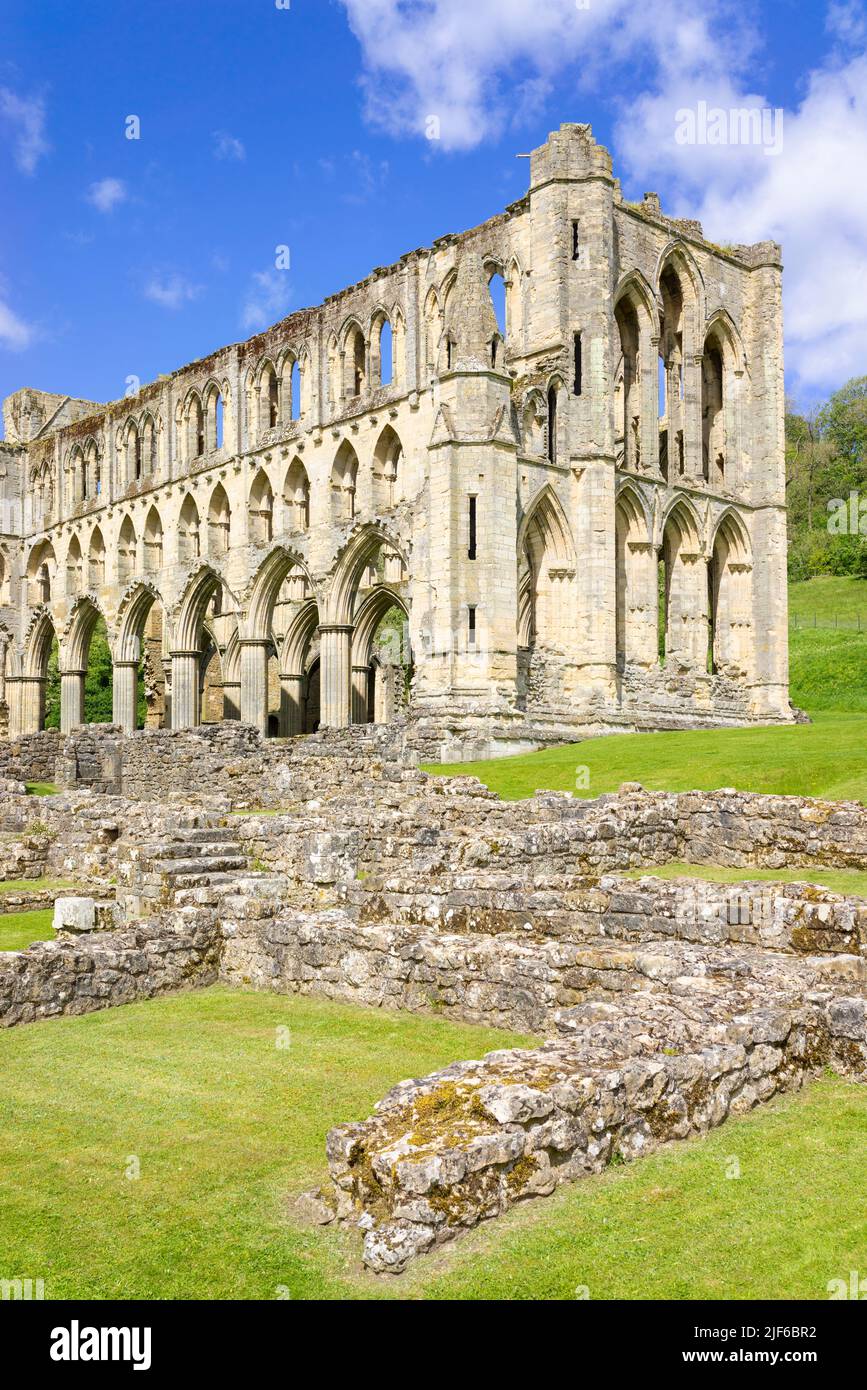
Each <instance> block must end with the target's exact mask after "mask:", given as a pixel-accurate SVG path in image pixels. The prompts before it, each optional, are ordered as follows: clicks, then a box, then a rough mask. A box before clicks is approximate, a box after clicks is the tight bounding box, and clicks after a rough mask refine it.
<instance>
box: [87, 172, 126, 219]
mask: <svg viewBox="0 0 867 1390" xmlns="http://www.w3.org/2000/svg"><path fill="white" fill-rule="evenodd" d="M85 196H86V199H87V201H88V202H89V203H90V205H91V206H92V207H95V208H96V210H97V212H111V211H112V210H113V209H114V208H116V207H117V205H118V203H125V202H126V200H127V197H128V194H127V189H126V184H125V183H124V182H123V179H100V180H99V181H98V182H97V183H92V184H91V185H90V188H89V189H88V190H87V193H86V195H85Z"/></svg>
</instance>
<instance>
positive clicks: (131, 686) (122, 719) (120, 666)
mask: <svg viewBox="0 0 867 1390" xmlns="http://www.w3.org/2000/svg"><path fill="white" fill-rule="evenodd" d="M111 717H112V719H113V720H114V722H115V724H120V726H121V728H122V729H123V730H124V733H128V734H131V733H133V732H134V731H135V729H136V728H137V726H138V662H137V661H116V662H115V663H114V667H113V674H112V707H111Z"/></svg>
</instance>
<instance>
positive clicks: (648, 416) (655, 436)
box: [641, 327, 659, 473]
mask: <svg viewBox="0 0 867 1390" xmlns="http://www.w3.org/2000/svg"><path fill="white" fill-rule="evenodd" d="M641 464H642V467H643V468H644V469H646V470H647V472H649V473H658V472H659V335H658V334H656V335H654V334H653V333H651V332H650V330H649V328H646V327H644V328H642V333H641Z"/></svg>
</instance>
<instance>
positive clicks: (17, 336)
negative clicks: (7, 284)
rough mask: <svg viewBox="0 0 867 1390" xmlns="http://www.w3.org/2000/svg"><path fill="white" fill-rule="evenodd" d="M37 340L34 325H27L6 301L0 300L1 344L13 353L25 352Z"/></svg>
mask: <svg viewBox="0 0 867 1390" xmlns="http://www.w3.org/2000/svg"><path fill="white" fill-rule="evenodd" d="M35 339H36V329H35V328H34V326H33V324H30V323H25V322H24V320H23V319H22V318H19V316H18V315H17V314H16V313H14V312H13V311H12V309H10V308H9V305H8V304H7V303H6V302H5V300H4V299H3V298H0V344H2V345H3V347H5V348H8V349H10V351H12V352H23V351H24V349H25V348H29V347H30V345H31V343H33V342H34V341H35Z"/></svg>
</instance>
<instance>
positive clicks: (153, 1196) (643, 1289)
mask: <svg viewBox="0 0 867 1390" xmlns="http://www.w3.org/2000/svg"><path fill="white" fill-rule="evenodd" d="M280 1029H288V1035H287V1036H288V1038H289V1046H288V1047H286V1048H282V1047H279V1046H277V1045H276V1044H277V1042H278V1039H279V1038H280V1034H279V1032H278V1030H280ZM515 1041H519V1040H517V1039H514V1038H511V1037H509V1036H507V1035H504V1034H501V1033H495V1032H492V1031H490V1030H487V1029H480V1028H473V1027H469V1026H463V1025H458V1024H454V1023H451V1022H447V1021H445V1020H443V1019H436V1018H427V1017H420V1016H412V1015H408V1014H403V1015H389V1014H387V1013H383V1012H381V1011H377V1010H362V1009H357V1008H353V1007H351V1006H348V1005H339V1004H334V1003H329V1002H327V1001H322V1000H314V999H302V998H298V997H296V996H288V997H286V996H280V995H273V994H253V993H251V994H245V993H241V992H236V991H230V990H226V989H222V988H217V989H211V990H207V991H196V992H190V993H187V994H181V995H177V996H174V997H171V998H165V999H160V1000H153V1001H148V1002H146V1003H141V1004H133V1005H129V1006H127V1007H125V1008H119V1009H111V1010H107V1011H105V1012H103V1013H96V1014H90V1015H88V1016H86V1017H84V1018H75V1019H60V1020H57V1021H52V1022H47V1023H42V1024H39V1025H36V1026H27V1027H22V1028H17V1029H13V1030H10V1031H9V1032H6V1033H3V1034H0V1251H2V1262H3V1268H2V1269H0V1276H3V1277H11V1276H12V1275H16V1276H20V1277H25V1276H29V1277H31V1278H43V1279H44V1280H45V1288H46V1297H48V1298H55V1299H56V1298H64V1297H82V1298H113V1297H120V1298H161V1299H164V1298H192V1299H199V1298H265V1299H271V1298H275V1297H277V1296H278V1290H280V1289H281V1288H282V1289H285V1290H287V1291H288V1294H289V1296H291V1297H292V1298H294V1299H309V1298H331V1299H345V1298H389V1297H391V1298H394V1297H397V1298H401V1297H407V1298H414V1299H418V1298H444V1299H445V1298H459V1299H497V1298H508V1299H516V1298H517V1299H530V1298H569V1299H571V1298H573V1297H574V1290H575V1288H576V1286H578V1285H581V1284H584V1285H587V1286H589V1288H590V1291H591V1296H592V1297H594V1298H665V1297H675V1298H702V1297H711V1298H717V1297H718V1298H723V1297H734V1298H755V1297H765V1298H786V1297H816V1298H822V1297H825V1296H826V1291H825V1286H826V1284H827V1281H828V1280H829V1279H831V1278H834V1277H836V1276H838V1275H840V1276H848V1271H849V1270H850V1269H856V1268H864V1267H865V1266H867V1223H865V1216H864V1207H863V1198H862V1191H863V1188H862V1182H863V1153H864V1147H865V1144H867V1088H865V1087H859V1086H855V1085H848V1084H845V1083H843V1082H841V1081H838V1080H836V1079H834V1080H824V1081H820V1082H818V1083H817V1084H815V1085H814V1086H812V1087H810V1088H808V1089H807V1090H806V1091H805V1092H804V1093H802V1094H800V1095H798V1096H793V1097H790V1098H787V1099H785V1100H784V1101H781V1102H779V1103H777V1104H775V1105H774V1106H772V1107H770V1108H769V1109H765V1110H763V1111H761V1112H758V1113H756V1114H754V1115H751V1116H749V1117H747V1118H745V1119H743V1120H738V1121H735V1122H732V1123H731V1124H729V1125H727V1126H725V1127H724V1128H723V1129H722V1130H719V1131H717V1132H716V1133H714V1134H713V1135H711V1136H710V1138H709V1139H707V1140H704V1141H699V1142H695V1143H690V1144H685V1145H672V1146H671V1147H669V1148H668V1149H666V1150H664V1151H662V1152H660V1153H659V1154H657V1155H655V1156H654V1157H652V1158H650V1159H646V1160H643V1161H642V1162H641V1163H638V1164H635V1165H629V1166H624V1167H618V1168H615V1169H612V1170H610V1171H609V1172H608V1173H606V1174H604V1175H602V1176H600V1177H598V1178H591V1179H589V1180H586V1181H584V1182H581V1183H576V1184H574V1185H572V1186H570V1187H568V1188H564V1189H562V1190H561V1191H560V1192H559V1193H558V1194H556V1195H555V1196H554V1197H553V1198H550V1199H544V1200H541V1201H538V1202H534V1203H528V1204H526V1205H524V1206H522V1207H520V1208H518V1209H516V1210H515V1211H513V1212H512V1213H510V1214H509V1215H508V1216H506V1217H505V1218H503V1219H502V1220H499V1221H497V1222H492V1223H486V1224H485V1225H484V1226H482V1227H481V1228H479V1230H477V1231H475V1232H473V1233H472V1234H471V1235H470V1236H469V1237H467V1238H465V1239H463V1240H461V1241H459V1242H456V1243H454V1244H453V1245H451V1246H450V1247H447V1248H446V1249H445V1250H444V1251H442V1252H439V1253H437V1254H436V1255H435V1256H433V1257H432V1258H431V1259H427V1260H422V1261H420V1262H419V1263H418V1264H417V1265H416V1266H415V1268H414V1269H413V1270H412V1271H411V1272H410V1273H409V1274H408V1275H407V1276H406V1277H405V1278H403V1279H400V1280H386V1281H379V1280H375V1279H374V1278H373V1277H372V1276H367V1275H365V1274H364V1273H363V1272H362V1271H361V1269H360V1266H359V1264H358V1252H359V1247H360V1242H359V1239H358V1237H357V1236H356V1235H355V1234H354V1233H341V1232H339V1231H336V1230H330V1229H327V1228H326V1229H321V1228H315V1229H306V1228H302V1227H300V1226H298V1225H297V1224H296V1223H295V1221H294V1219H293V1217H292V1216H291V1209H290V1207H289V1204H288V1203H287V1201H286V1194H287V1192H296V1191H299V1190H301V1189H303V1188H305V1187H308V1186H312V1185H313V1184H315V1183H318V1182H319V1181H321V1180H322V1178H323V1176H324V1147H323V1146H324V1139H325V1133H326V1130H327V1129H328V1128H329V1126H330V1125H331V1124H333V1123H335V1122H336V1121H340V1120H349V1119H354V1118H361V1117H363V1116H365V1115H367V1114H368V1113H369V1112H370V1108H371V1105H372V1103H373V1102H374V1101H375V1100H377V1099H378V1098H379V1097H380V1096H382V1095H383V1094H384V1092H385V1091H386V1089H387V1088H388V1086H389V1085H390V1084H392V1083H393V1082H395V1081H398V1080H399V1079H401V1078H403V1077H406V1076H409V1075H421V1074H424V1073H425V1072H427V1071H430V1070H431V1069H433V1068H435V1067H437V1066H441V1065H443V1064H444V1063H446V1062H448V1061H452V1060H454V1059H456V1058H459V1057H472V1056H479V1055H480V1054H481V1053H483V1052H484V1051H485V1050H487V1049H490V1048H492V1047H498V1046H503V1045H504V1044H506V1043H512V1042H515ZM732 1155H734V1156H736V1157H737V1160H738V1162H739V1164H740V1171H741V1177H740V1179H739V1180H737V1181H732V1180H729V1179H727V1178H726V1165H727V1164H728V1163H730V1158H731V1156H732ZM135 1160H137V1161H138V1164H139V1165H140V1170H139V1171H140V1176H139V1177H138V1178H129V1177H127V1176H126V1174H127V1172H132V1171H134V1167H133V1165H134V1161H135Z"/></svg>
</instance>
